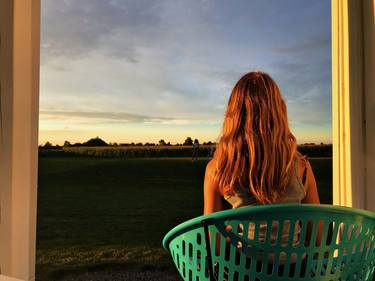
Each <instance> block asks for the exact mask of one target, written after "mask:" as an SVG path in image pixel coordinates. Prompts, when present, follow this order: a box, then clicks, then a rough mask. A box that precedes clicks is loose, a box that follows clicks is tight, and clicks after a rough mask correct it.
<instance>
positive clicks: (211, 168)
mask: <svg viewBox="0 0 375 281" xmlns="http://www.w3.org/2000/svg"><path fill="white" fill-rule="evenodd" d="M215 174H216V160H215V159H214V158H213V159H211V160H210V161H209V162H208V163H207V166H206V175H207V176H215Z"/></svg>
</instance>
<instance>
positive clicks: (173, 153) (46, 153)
mask: <svg viewBox="0 0 375 281" xmlns="http://www.w3.org/2000/svg"><path fill="white" fill-rule="evenodd" d="M298 150H299V151H300V152H301V153H302V154H303V155H306V156H308V157H332V145H300V146H298ZM213 151H214V147H213V146H209V145H207V146H203V145H201V146H200V148H199V156H200V157H210V156H212V153H213ZM192 153H193V149H192V147H191V146H149V147H145V146H142V147H139V146H129V147H63V148H60V149H43V148H40V149H39V156H40V157H104V158H156V157H191V156H192Z"/></svg>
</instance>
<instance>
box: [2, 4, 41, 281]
mask: <svg viewBox="0 0 375 281" xmlns="http://www.w3.org/2000/svg"><path fill="white" fill-rule="evenodd" d="M0 5H1V6H0V13H1V17H0V26H1V49H0V52H1V55H0V67H1V109H2V112H1V135H0V136H1V141H0V171H1V174H0V207H1V221H0V266H1V274H2V275H1V280H6V279H7V278H8V277H12V278H17V279H19V280H34V279H35V244H36V238H35V236H36V197H37V159H38V150H37V149H38V107H39V105H38V100H39V49H40V47H39V46H40V35H39V34H40V1H39V0H1V1H0ZM5 276H8V277H5ZM4 278H5V279H4Z"/></svg>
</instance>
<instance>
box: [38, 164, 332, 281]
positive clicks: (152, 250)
mask: <svg viewBox="0 0 375 281" xmlns="http://www.w3.org/2000/svg"><path fill="white" fill-rule="evenodd" d="M310 161H311V164H312V166H313V169H314V172H315V175H316V179H317V182H318V187H319V192H320V194H321V199H322V202H324V203H330V202H331V200H332V199H331V198H332V191H331V189H332V183H331V181H332V159H331V158H326V159H311V160H310ZM206 163H207V160H201V161H199V162H198V163H197V164H196V165H192V163H191V161H190V159H184V158H180V159H168V158H154V159H95V158H40V160H39V189H38V230H37V279H38V280H41V281H44V280H56V279H58V278H59V277H60V276H63V275H64V274H67V273H74V272H82V271H92V270H99V269H106V268H112V269H120V268H122V269H124V268H132V269H135V268H144V269H153V268H155V269H171V270H173V266H172V264H171V261H170V258H169V256H168V254H167V253H165V252H164V251H163V249H162V248H161V240H162V238H163V236H164V234H165V233H166V232H167V231H168V230H169V229H171V228H172V227H173V226H175V225H176V224H178V223H180V222H182V221H185V220H187V219H189V218H192V217H194V216H198V215H200V214H201V213H202V207H203V200H202V187H203V177H204V169H205V165H206Z"/></svg>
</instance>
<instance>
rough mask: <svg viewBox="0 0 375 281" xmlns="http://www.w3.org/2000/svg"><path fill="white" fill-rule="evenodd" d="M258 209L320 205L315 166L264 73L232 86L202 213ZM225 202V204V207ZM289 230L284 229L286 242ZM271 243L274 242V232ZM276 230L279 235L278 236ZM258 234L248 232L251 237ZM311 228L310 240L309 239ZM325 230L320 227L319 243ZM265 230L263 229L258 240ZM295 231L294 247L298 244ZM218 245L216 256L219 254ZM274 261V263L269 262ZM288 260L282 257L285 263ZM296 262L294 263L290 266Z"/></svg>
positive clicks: (250, 75) (209, 169) (210, 166)
mask: <svg viewBox="0 0 375 281" xmlns="http://www.w3.org/2000/svg"><path fill="white" fill-rule="evenodd" d="M223 199H224V200H225V201H226V202H227V203H229V205H230V206H231V207H232V208H240V207H247V206H252V205H260V204H284V203H316V204H319V203H320V201H319V196H318V192H317V187H316V182H315V178H314V174H313V171H312V169H311V165H310V163H309V161H308V160H307V159H305V157H303V156H302V155H301V154H300V153H299V152H298V151H297V144H296V138H295V137H294V136H293V134H292V133H291V131H290V129H289V126H288V118H287V110H286V105H285V102H284V100H283V98H282V96H281V94H280V90H279V88H278V86H277V85H276V83H275V81H273V79H272V78H271V77H270V76H269V75H268V74H266V73H263V72H250V73H247V74H246V75H244V76H243V77H242V78H241V79H240V80H239V81H238V82H237V83H236V85H235V86H234V88H233V90H232V93H231V96H230V98H229V102H228V106H227V110H226V113H225V117H224V125H223V132H222V136H221V138H220V141H219V144H218V146H217V149H216V152H215V154H214V157H213V159H212V160H211V161H210V162H209V163H208V165H207V167H206V174H205V179H204V213H205V214H208V213H212V212H217V211H220V210H223V209H224V207H223ZM225 201H224V202H225ZM288 228H289V227H286V228H283V233H282V237H281V238H282V239H281V240H282V242H281V243H287V241H288V236H289V233H288V232H289V230H288ZM272 229H273V230H272V235H271V241H272V240H274V241H275V240H276V238H277V233H276V231H277V230H276V229H274V227H272ZM274 230H276V231H274ZM251 232H254V229H249V237H251V236H253V233H251ZM310 232H311V226H308V233H307V238H306V239H310V238H309V237H310ZM321 232H322V226H321V225H319V226H318V235H317V241H316V243H317V244H320V239H321ZM265 233H266V225H260V230H259V240H262V239H263V240H264V239H265ZM299 233H300V228H299V227H297V226H296V227H295V232H294V233H293V244H295V245H297V244H298V243H299V241H298V240H299ZM218 248H219V247H218V245H216V251H218ZM271 260H273V258H271ZM284 260H285V257H280V264H283V263H284ZM293 262H295V260H293V259H292V263H293Z"/></svg>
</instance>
